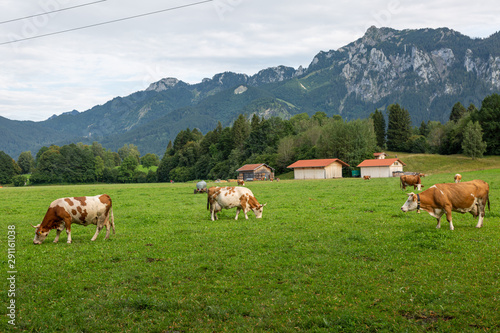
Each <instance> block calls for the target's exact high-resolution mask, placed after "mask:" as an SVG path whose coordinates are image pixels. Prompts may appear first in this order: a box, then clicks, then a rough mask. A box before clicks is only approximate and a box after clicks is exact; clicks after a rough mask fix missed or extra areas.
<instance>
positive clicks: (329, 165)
mask: <svg viewBox="0 0 500 333" xmlns="http://www.w3.org/2000/svg"><path fill="white" fill-rule="evenodd" d="M343 166H347V167H348V166H349V164H347V163H345V162H342V161H341V160H339V159H338V158H326V159H320V160H300V161H297V162H295V163H293V164H290V165H289V166H287V168H290V169H293V175H294V179H328V178H342V167H343Z"/></svg>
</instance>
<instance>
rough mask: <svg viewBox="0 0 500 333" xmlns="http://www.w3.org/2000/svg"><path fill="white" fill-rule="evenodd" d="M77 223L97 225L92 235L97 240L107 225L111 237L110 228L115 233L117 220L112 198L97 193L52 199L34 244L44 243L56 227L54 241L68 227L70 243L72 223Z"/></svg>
mask: <svg viewBox="0 0 500 333" xmlns="http://www.w3.org/2000/svg"><path fill="white" fill-rule="evenodd" d="M72 223H76V224H80V225H83V226H85V227H86V226H88V225H89V224H94V225H97V230H96V232H95V234H94V237H92V239H91V240H92V241H94V240H96V238H97V235H99V232H100V231H101V229H102V228H103V227H104V226H106V237H105V239H108V238H109V231H110V228H113V234H114V233H115V222H114V217H113V207H112V202H111V198H110V197H109V195H107V194H101V195H96V196H94V197H73V198H60V199H56V200H54V201H52V203H51V204H50V206H49V209H47V213H45V217H44V218H43V221H42V223H40V224H39V225H37V226H33V227H34V228H36V233H35V239H34V240H33V243H34V244H42V242H43V241H44V240H45V238H46V237H47V235H48V234H49V232H50V230H52V229H56V230H57V235H56V238H55V239H54V243H57V242H58V241H59V235H60V234H61V232H62V231H63V230H64V229H65V228H66V233H67V234H68V240H67V242H68V243H71V224H72Z"/></svg>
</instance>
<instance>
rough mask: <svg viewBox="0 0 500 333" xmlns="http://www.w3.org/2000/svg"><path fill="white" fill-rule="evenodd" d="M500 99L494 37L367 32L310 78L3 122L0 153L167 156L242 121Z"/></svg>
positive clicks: (162, 94)
mask: <svg viewBox="0 0 500 333" xmlns="http://www.w3.org/2000/svg"><path fill="white" fill-rule="evenodd" d="M499 92H500V32H497V33H495V34H493V35H491V36H490V37H488V38H484V39H473V38H470V37H467V36H465V35H462V34H461V33H459V32H457V31H454V30H450V29H447V28H439V29H418V30H410V29H408V30H394V29H391V28H376V27H371V28H369V29H368V30H367V31H366V33H365V35H364V36H363V37H361V38H360V39H358V40H356V41H354V42H352V43H350V44H348V45H346V46H344V47H342V48H340V49H338V50H330V51H322V52H319V53H318V54H317V55H316V56H314V58H313V59H312V61H311V63H310V64H309V66H308V67H307V68H302V67H299V68H298V69H295V68H292V67H286V66H277V67H272V68H267V69H263V70H261V71H260V72H258V73H257V74H255V75H252V76H248V75H245V74H238V73H232V72H225V73H220V74H216V75H215V76H213V77H212V78H211V79H204V80H202V82H200V83H197V84H188V83H185V82H183V81H181V80H179V79H176V78H165V79H162V80H160V81H158V82H154V83H151V85H150V86H149V87H148V88H147V89H146V90H144V91H138V92H135V93H132V94H131V95H129V96H126V97H116V98H114V99H112V100H110V101H108V102H106V103H105V104H103V105H97V106H94V107H93V108H91V109H89V110H87V111H84V112H78V111H75V110H73V111H70V112H67V113H64V114H61V115H59V116H53V117H51V118H49V119H47V120H45V121H41V122H33V121H15V120H9V119H6V118H3V117H0V150H3V151H4V152H6V153H7V154H9V155H10V156H12V157H13V158H17V156H18V155H19V154H20V153H21V152H22V151H28V150H30V151H32V152H33V153H34V154H36V152H37V151H38V150H39V149H40V148H41V147H42V146H49V145H51V144H57V145H63V144H68V143H72V142H75V143H76V142H83V143H92V142H93V141H98V142H99V143H101V144H102V145H103V146H104V147H106V148H108V149H111V150H114V151H116V150H117V149H118V148H120V147H122V146H123V145H124V144H130V143H131V144H135V145H136V146H138V148H139V151H140V152H141V154H146V153H156V154H158V155H160V157H161V156H162V155H163V153H164V151H165V149H166V147H167V144H168V142H169V140H173V139H175V137H176V135H177V133H178V132H179V131H181V130H184V129H186V128H190V129H193V128H198V129H199V130H200V131H201V132H202V133H206V132H207V131H210V130H213V129H214V128H215V127H216V126H217V124H218V122H219V121H220V122H221V124H222V125H223V126H230V125H231V124H232V122H233V121H234V120H235V119H236V118H237V117H238V115H239V114H245V115H247V116H248V117H251V116H252V115H253V114H257V115H259V116H261V117H265V118H268V117H272V116H277V117H282V118H284V119H288V118H290V117H292V116H293V115H296V114H299V113H307V114H309V115H312V114H314V113H316V112H318V111H321V112H325V113H326V114H327V115H328V116H332V115H335V114H338V115H341V116H342V118H343V119H345V120H352V119H357V118H366V117H368V116H369V115H370V113H372V112H374V111H375V110H376V109H379V110H382V111H384V113H385V110H386V108H387V106H389V105H390V104H394V103H399V104H400V105H401V106H402V107H404V108H405V109H407V110H408V111H409V113H410V116H411V119H412V122H413V125H415V126H418V125H419V124H420V123H421V122H422V121H428V120H437V121H441V122H443V123H445V122H446V121H448V118H449V114H450V112H451V109H452V106H453V105H454V104H455V103H456V102H461V103H462V104H463V105H464V106H465V107H468V106H469V104H474V105H476V107H478V108H479V107H480V105H481V101H482V100H483V99H484V97H486V96H488V95H491V94H493V93H499Z"/></svg>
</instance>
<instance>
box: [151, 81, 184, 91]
mask: <svg viewBox="0 0 500 333" xmlns="http://www.w3.org/2000/svg"><path fill="white" fill-rule="evenodd" d="M179 84H181V85H188V84H187V83H185V82H183V81H181V80H178V79H176V78H174V77H167V78H164V79H161V80H160V81H157V82H153V83H151V84H150V85H149V87H148V88H147V89H146V91H156V92H160V91H164V90H168V89H171V88H174V87H176V86H178V85H179Z"/></svg>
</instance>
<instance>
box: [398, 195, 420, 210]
mask: <svg viewBox="0 0 500 333" xmlns="http://www.w3.org/2000/svg"><path fill="white" fill-rule="evenodd" d="M417 208H418V198H417V195H416V194H415V193H413V192H411V193H409V194H408V200H406V202H405V204H404V205H403V206H402V207H401V210H402V211H403V212H404V213H406V212H411V211H412V210H416V209H417Z"/></svg>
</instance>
